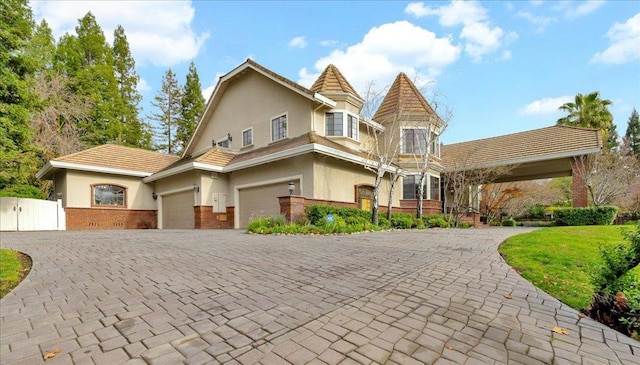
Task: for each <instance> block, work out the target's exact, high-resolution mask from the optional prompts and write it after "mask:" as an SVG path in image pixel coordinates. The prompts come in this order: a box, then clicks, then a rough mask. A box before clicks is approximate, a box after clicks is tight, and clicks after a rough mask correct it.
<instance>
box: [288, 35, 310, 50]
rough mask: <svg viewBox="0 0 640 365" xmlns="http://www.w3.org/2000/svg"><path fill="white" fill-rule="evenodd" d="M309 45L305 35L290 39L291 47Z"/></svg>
mask: <svg viewBox="0 0 640 365" xmlns="http://www.w3.org/2000/svg"><path fill="white" fill-rule="evenodd" d="M306 46H307V40H306V39H305V38H304V37H295V38H293V39H292V40H290V41H289V47H291V48H304V47H306Z"/></svg>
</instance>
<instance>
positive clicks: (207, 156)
mask: <svg viewBox="0 0 640 365" xmlns="http://www.w3.org/2000/svg"><path fill="white" fill-rule="evenodd" d="M234 156H235V154H234V153H231V152H228V151H225V150H222V149H220V148H212V149H210V150H209V151H207V152H205V153H203V154H201V155H198V156H196V157H183V158H181V159H180V160H178V161H175V162H174V163H172V164H171V165H168V166H166V167H165V168H164V169H162V170H160V171H158V172H161V171H166V170H170V169H173V168H175V167H178V166H182V165H185V164H189V163H192V162H200V163H205V164H208V165H214V166H220V167H224V166H226V165H228V164H229V162H230V161H231V160H232V159H233V158H234Z"/></svg>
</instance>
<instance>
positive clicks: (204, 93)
mask: <svg viewBox="0 0 640 365" xmlns="http://www.w3.org/2000/svg"><path fill="white" fill-rule="evenodd" d="M215 88H216V85H215V84H214V85H210V86H207V87H205V88H204V89H202V97H203V98H204V100H206V101H209V98H210V97H211V94H213V90H215Z"/></svg>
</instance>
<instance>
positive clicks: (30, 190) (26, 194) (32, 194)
mask: <svg viewBox="0 0 640 365" xmlns="http://www.w3.org/2000/svg"><path fill="white" fill-rule="evenodd" d="M0 196H9V197H16V198H29V199H44V198H45V196H44V193H43V192H42V191H41V190H40V189H38V188H37V187H35V186H32V185H18V186H12V187H8V188H4V189H2V190H0Z"/></svg>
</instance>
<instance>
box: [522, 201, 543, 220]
mask: <svg viewBox="0 0 640 365" xmlns="http://www.w3.org/2000/svg"><path fill="white" fill-rule="evenodd" d="M526 215H527V216H528V217H529V218H544V206H542V205H540V204H536V205H534V206H532V207H531V208H529V211H528V212H527V214H526Z"/></svg>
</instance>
